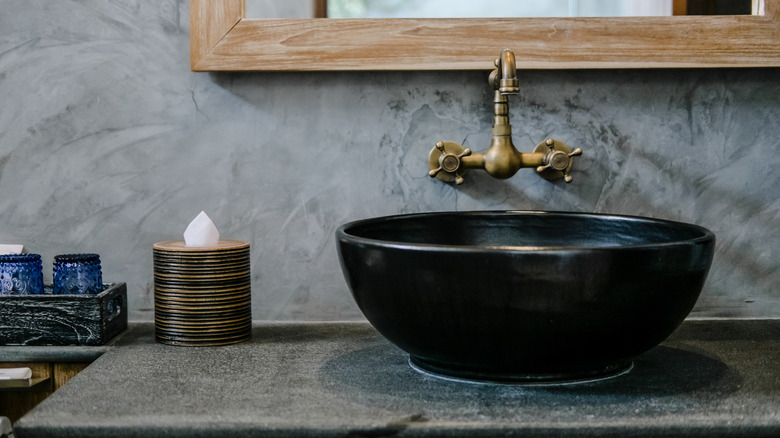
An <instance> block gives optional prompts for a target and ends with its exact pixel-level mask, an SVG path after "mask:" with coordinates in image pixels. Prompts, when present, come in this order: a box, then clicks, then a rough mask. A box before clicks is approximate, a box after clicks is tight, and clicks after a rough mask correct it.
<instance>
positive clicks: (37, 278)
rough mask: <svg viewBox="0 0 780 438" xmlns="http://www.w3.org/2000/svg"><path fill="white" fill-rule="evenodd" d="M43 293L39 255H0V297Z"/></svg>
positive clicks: (41, 266) (41, 267) (41, 265)
mask: <svg viewBox="0 0 780 438" xmlns="http://www.w3.org/2000/svg"><path fill="white" fill-rule="evenodd" d="M42 293H43V264H42V263H41V256H40V254H3V255H0V295H37V294H42Z"/></svg>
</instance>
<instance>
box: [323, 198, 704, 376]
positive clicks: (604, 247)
mask: <svg viewBox="0 0 780 438" xmlns="http://www.w3.org/2000/svg"><path fill="white" fill-rule="evenodd" d="M336 239H337V243H338V251H339V259H340V262H341V267H342V270H343V272H344V276H345V278H346V280H347V283H348V284H349V287H350V289H351V291H352V295H353V296H354V298H355V301H356V303H357V305H358V306H359V307H360V309H361V310H362V312H363V314H364V315H365V316H366V318H367V319H368V320H369V322H370V323H371V324H372V325H373V326H374V327H375V328H376V329H377V330H378V331H379V332H380V333H381V334H382V335H383V336H385V337H386V338H387V339H388V340H390V341H391V342H392V343H394V344H395V345H397V346H398V347H400V348H401V349H403V350H405V351H406V352H408V353H409V354H410V358H411V361H412V363H413V364H414V365H417V366H418V367H421V368H424V369H426V370H429V371H433V372H436V373H442V374H446V375H451V376H457V377H462V378H467V379H478V380H491V381H519V382H544V381H562V380H577V379H587V378H595V377H599V376H605V375H610V374H617V373H620V372H623V371H624V370H626V369H627V368H628V367H630V364H631V359H632V358H633V357H634V356H636V355H639V354H641V353H643V352H645V351H647V350H649V349H650V348H652V347H654V346H656V345H657V344H659V343H660V342H661V341H663V340H664V339H666V337H668V336H669V335H670V334H671V333H672V332H673V331H674V330H675V329H676V328H677V327H678V326H679V324H680V323H681V322H682V321H683V319H685V317H686V316H687V315H688V313H689V312H690V311H691V309H692V308H693V306H694V304H695V303H696V300H697V298H698V296H699V293H700V291H701V289H702V286H703V284H704V281H705V279H706V277H707V272H708V271H709V267H710V264H711V262H712V257H713V250H714V246H715V236H714V235H713V233H712V232H710V231H709V230H707V229H705V228H702V227H699V226H696V225H690V224H684V223H679V222H671V221H665V220H658V219H649V218H640V217H629V216H616V215H604V214H585V213H554V212H458V213H426V214H412V215H403V216H390V217H383V218H375V219H368V220H362V221H357V222H352V223H349V224H346V225H343V226H341V227H340V228H339V229H338V230H337V231H336Z"/></svg>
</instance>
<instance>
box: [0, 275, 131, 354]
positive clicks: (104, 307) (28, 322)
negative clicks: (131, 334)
mask: <svg viewBox="0 0 780 438" xmlns="http://www.w3.org/2000/svg"><path fill="white" fill-rule="evenodd" d="M47 287H49V286H47ZM104 287H105V288H106V289H105V290H104V291H103V292H101V293H99V294H97V295H51V294H44V295H0V345H103V344H106V343H107V342H108V341H110V340H111V339H112V338H113V337H114V336H116V335H117V334H119V333H120V332H122V331H123V330H124V329H126V328H127V286H126V285H125V283H106V284H104Z"/></svg>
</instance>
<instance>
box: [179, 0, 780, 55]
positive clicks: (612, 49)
mask: <svg viewBox="0 0 780 438" xmlns="http://www.w3.org/2000/svg"><path fill="white" fill-rule="evenodd" d="M757 9H758V12H759V14H757V15H734V16H671V17H609V18H470V19H414V18H409V19H321V18H320V19H318V18H314V19H248V18H246V8H245V0H190V29H191V34H190V51H191V53H190V54H191V68H192V70H193V71H310V70H486V69H490V68H491V66H492V62H493V59H494V58H495V57H496V56H498V54H499V53H500V52H501V50H503V49H505V48H510V49H512V50H513V51H514V52H515V54H516V55H517V63H518V68H519V69H585V68H596V69H605V68H701V67H704V68H709V67H778V66H780V0H759V1H758V4H757Z"/></svg>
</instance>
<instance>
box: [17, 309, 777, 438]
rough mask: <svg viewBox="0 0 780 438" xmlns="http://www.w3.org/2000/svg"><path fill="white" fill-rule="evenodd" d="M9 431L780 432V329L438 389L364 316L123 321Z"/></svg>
mask: <svg viewBox="0 0 780 438" xmlns="http://www.w3.org/2000/svg"><path fill="white" fill-rule="evenodd" d="M14 430H15V432H16V436H17V437H18V438H29V437H61V436H79V437H85V438H89V437H97V436H122V437H133V436H139V437H140V436H163V437H185V436H198V437H211V436H269V437H281V436H302V437H310V436H323V437H330V436H344V437H354V436H374V437H377V436H390V435H398V436H419V437H432V436H471V437H483V436H484V437H487V436H542V437H546V436H550V437H552V436H567V437H575V436H582V437H585V436H588V437H595V436H630V437H637V436H701V437H718V436H730V437H734V436H738V437H739V436H744V437H756V436H758V437H760V436H780V320H688V321H686V322H684V323H683V325H682V326H681V327H680V329H678V330H677V332H675V333H674V334H673V335H672V336H671V337H670V338H669V339H668V340H667V341H665V342H664V343H662V344H661V345H660V346H658V347H656V348H654V349H652V350H650V351H649V352H647V353H645V354H643V355H641V356H639V357H638V358H636V360H635V361H634V368H633V369H632V370H631V372H629V373H627V374H624V375H621V376H618V377H615V378H610V379H604V380H600V381H594V382H588V383H579V384H574V385H546V386H528V385H525V386H520V385H496V384H474V383H466V382H458V381H452V380H444V379H440V378H438V377H434V376H430V375H426V374H422V373H419V372H417V371H415V370H413V369H412V368H411V367H410V366H409V363H408V356H407V355H406V354H405V353H404V352H403V351H401V350H399V349H398V348H397V347H395V346H393V345H392V344H390V343H389V342H387V341H386V340H385V339H384V338H382V337H381V336H380V335H379V334H378V333H377V332H376V330H374V329H373V327H371V326H370V325H369V324H368V323H364V322H349V323H343V322H339V323H296V322H289V323H255V324H254V326H253V338H252V340H250V341H248V342H244V343H241V344H236V345H232V346H225V347H174V346H168V345H163V344H158V343H156V342H155V341H154V326H153V324H151V323H141V324H139V323H134V324H131V327H130V328H129V329H128V331H127V332H125V333H124V334H123V335H121V337H120V338H119V339H117V340H116V341H115V342H114V343H113V344H112V346H111V347H110V348H108V350H107V351H106V353H105V354H103V355H102V356H101V357H99V358H98V359H97V360H96V361H95V362H94V363H93V364H92V365H90V366H89V367H87V368H86V369H85V370H84V371H82V372H81V373H79V374H78V375H77V376H75V377H74V378H73V379H72V380H71V381H70V382H68V383H67V384H66V385H65V386H63V387H62V388H61V389H59V390H58V391H56V392H55V393H54V394H52V395H51V396H50V397H49V398H47V399H46V400H44V401H43V402H42V403H41V404H40V405H39V406H38V407H36V408H35V409H33V410H32V411H31V412H29V413H28V414H27V415H26V416H24V417H23V418H22V419H20V420H19V421H18V422H17V423H16V424H15V425H14Z"/></svg>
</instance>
